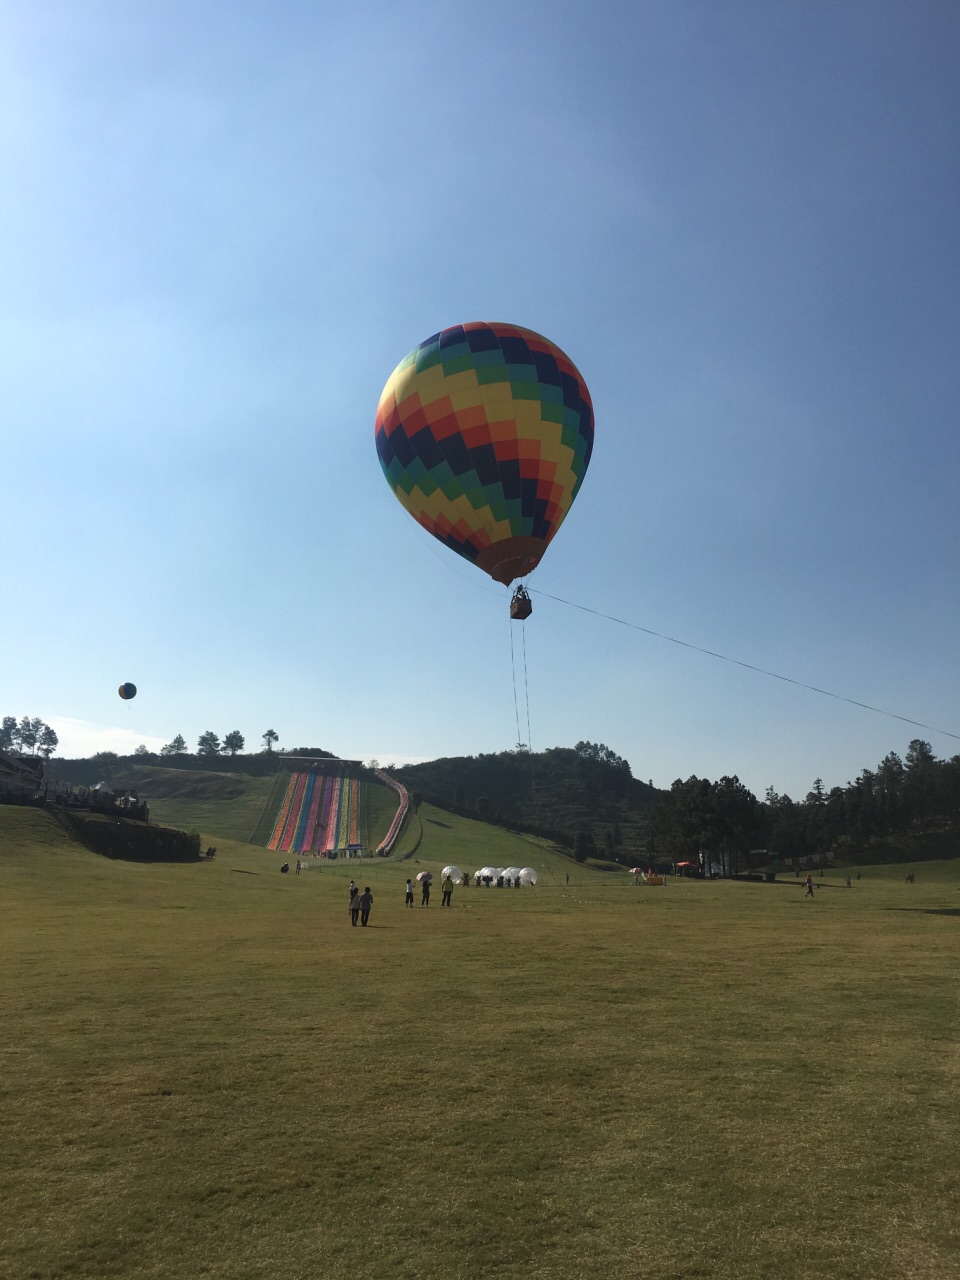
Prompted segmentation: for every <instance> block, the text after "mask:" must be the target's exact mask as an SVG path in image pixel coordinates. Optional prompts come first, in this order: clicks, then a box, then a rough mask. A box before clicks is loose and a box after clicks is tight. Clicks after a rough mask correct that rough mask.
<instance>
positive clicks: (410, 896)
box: [404, 880, 413, 907]
mask: <svg viewBox="0 0 960 1280" xmlns="http://www.w3.org/2000/svg"><path fill="white" fill-rule="evenodd" d="M404 905H405V906H407V907H412V906H413V881H412V880H408V881H407V896H406V897H405V898H404Z"/></svg>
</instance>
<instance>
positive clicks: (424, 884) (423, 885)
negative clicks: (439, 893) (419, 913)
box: [420, 879, 430, 907]
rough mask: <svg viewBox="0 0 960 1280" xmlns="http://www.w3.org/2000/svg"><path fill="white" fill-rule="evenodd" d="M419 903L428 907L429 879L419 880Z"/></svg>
mask: <svg viewBox="0 0 960 1280" xmlns="http://www.w3.org/2000/svg"><path fill="white" fill-rule="evenodd" d="M420 905H421V907H429V905H430V881H429V880H426V879H424V880H421V881H420Z"/></svg>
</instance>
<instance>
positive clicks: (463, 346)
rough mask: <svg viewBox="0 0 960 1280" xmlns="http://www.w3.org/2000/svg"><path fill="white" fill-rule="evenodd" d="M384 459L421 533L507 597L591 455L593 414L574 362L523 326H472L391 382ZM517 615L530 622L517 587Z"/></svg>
mask: <svg viewBox="0 0 960 1280" xmlns="http://www.w3.org/2000/svg"><path fill="white" fill-rule="evenodd" d="M376 433H377V453H378V455H379V457H380V465H381V467H382V468H383V472H384V475H385V476H386V477H387V482H388V483H389V485H390V487H391V489H393V491H394V493H395V494H396V496H397V498H398V499H399V500H400V502H401V503H402V504H403V506H404V507H405V508H406V509H407V511H408V512H409V513H410V514H411V515H412V516H413V518H414V519H415V520H417V521H418V522H419V523H420V524H421V525H423V527H424V528H425V529H426V530H427V531H428V532H429V533H432V534H433V536H434V537H435V538H438V539H439V540H440V541H441V542H442V543H444V545H445V546H448V547H450V548H451V549H452V550H453V551H456V552H457V553H458V554H459V555H461V556H463V557H464V558H465V559H467V560H469V561H471V562H472V563H473V564H475V565H476V566H477V567H478V568H479V569H482V570H483V571H484V573H488V574H489V575H490V577H491V578H493V579H494V580H495V581H497V582H502V583H504V584H505V585H507V586H509V584H510V583H511V582H513V580H514V579H515V578H522V577H525V576H526V575H527V574H528V573H530V572H531V571H532V570H533V569H535V568H536V567H537V565H538V564H539V562H540V557H541V556H542V555H543V553H544V551H546V549H547V547H548V546H549V544H550V541H551V539H552V538H553V536H554V534H555V533H556V532H557V530H558V529H559V528H560V525H561V524H562V522H563V519H564V517H565V516H566V514H567V512H568V511H569V510H570V506H571V504H572V503H573V500H574V498H575V497H576V496H577V492H578V490H579V488H580V485H581V484H582V483H583V477H584V475H585V473H586V470H587V466H588V465H589V462H590V454H591V452H592V450H593V405H592V403H591V401H590V393H589V391H588V390H587V385H586V383H585V382H584V380H583V378H582V377H581V375H580V373H579V372H578V370H577V368H576V366H575V365H574V364H573V362H572V361H571V360H570V359H569V358H568V357H567V356H566V355H564V353H563V352H562V351H561V350H560V348H559V347H557V346H555V345H554V344H553V343H552V342H549V341H548V340H547V339H546V338H543V337H541V336H540V334H538V333H534V332H533V331H532V330H530V329H521V328H519V327H518V326H516V325H511V324H499V323H486V322H483V321H476V322H474V323H471V324H463V325H455V326H454V327H453V328H450V329H443V330H442V331H441V332H440V333H435V334H434V335H433V336H432V337H430V338H427V340H426V341H425V342H421V343H420V345H419V346H418V347H416V348H415V349H414V350H413V351H411V352H410V354H409V355H408V356H407V357H406V358H405V359H404V360H401V362H400V363H399V364H398V365H397V367H396V369H395V370H394V371H393V373H392V374H391V375H390V378H389V379H388V380H387V385H386V386H385V387H384V389H383V394H382V395H381V397H380V404H379V407H378V409H377V424H376ZM513 603H514V606H518V607H519V612H515V611H514V609H512V610H511V616H515V617H527V616H528V615H529V613H530V608H531V606H530V599H529V596H528V595H527V594H526V592H525V591H523V589H522V588H520V590H519V592H518V596H515V597H514V602H513Z"/></svg>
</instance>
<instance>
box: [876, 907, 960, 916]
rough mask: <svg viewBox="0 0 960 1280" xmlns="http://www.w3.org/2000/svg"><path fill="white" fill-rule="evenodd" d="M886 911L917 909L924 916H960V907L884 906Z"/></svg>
mask: <svg viewBox="0 0 960 1280" xmlns="http://www.w3.org/2000/svg"><path fill="white" fill-rule="evenodd" d="M883 909H884V911H916V912H918V913H919V914H920V915H922V916H960V907H884V908H883Z"/></svg>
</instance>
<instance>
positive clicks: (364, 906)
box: [354, 885, 373, 929]
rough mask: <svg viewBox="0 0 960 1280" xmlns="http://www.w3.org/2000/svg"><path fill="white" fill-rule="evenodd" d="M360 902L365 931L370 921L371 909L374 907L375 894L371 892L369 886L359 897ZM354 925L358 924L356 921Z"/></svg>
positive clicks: (361, 918) (362, 923) (361, 920)
mask: <svg viewBox="0 0 960 1280" xmlns="http://www.w3.org/2000/svg"><path fill="white" fill-rule="evenodd" d="M359 902H360V924H361V926H362V927H363V928H364V929H365V928H366V927H367V921H368V920H369V919H370V908H371V907H372V906H373V894H372V893H371V892H370V886H369V885H367V887H366V888H365V889H364V891H363V893H361V894H360V895H359ZM354 923H356V921H354Z"/></svg>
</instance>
